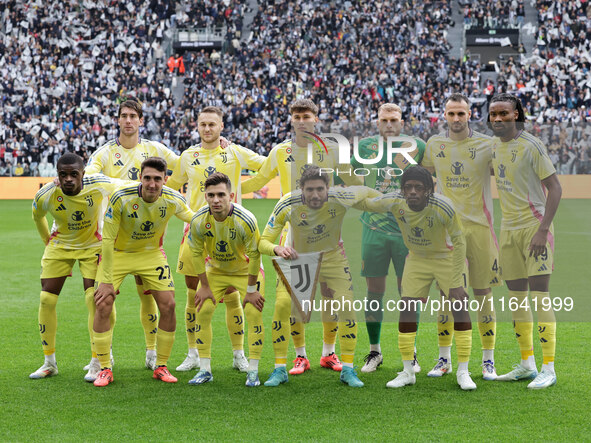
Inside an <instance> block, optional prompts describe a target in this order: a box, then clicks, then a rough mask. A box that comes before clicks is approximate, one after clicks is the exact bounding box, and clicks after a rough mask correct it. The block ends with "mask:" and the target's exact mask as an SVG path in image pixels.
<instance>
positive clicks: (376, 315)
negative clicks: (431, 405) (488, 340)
mask: <svg viewBox="0 0 591 443" xmlns="http://www.w3.org/2000/svg"><path fill="white" fill-rule="evenodd" d="M403 124H404V120H402V109H400V107H399V106H398V105H395V104H393V103H385V104H383V105H381V106H380V107H379V109H378V130H379V133H380V136H379V137H378V136H373V137H367V138H364V139H362V140H360V141H359V156H360V157H361V158H364V159H372V158H375V157H376V155H378V152H379V151H380V150H381V152H383V153H384V154H383V155H382V158H381V160H380V161H379V162H377V163H373V164H372V165H371V173H370V174H369V175H366V176H365V177H364V180H365V185H366V186H369V187H370V188H373V189H375V190H377V191H379V192H381V193H383V194H384V193H388V192H392V191H400V176H401V175H402V171H403V170H404V169H406V168H407V167H408V166H410V163H409V162H408V161H407V160H406V159H404V158H403V157H402V155H401V154H398V155H397V157H395V158H394V159H393V161H394V164H393V165H392V164H388V157H387V155H385V153H386V146H387V138H388V137H398V136H400V135H401V131H402V125H403ZM403 135H404V134H403ZM380 137H382V139H383V146H381V147H380V146H379V143H380ZM414 141H415V142H416V144H417V149H416V151H415V152H413V153H412V156H413V158H414V160H415V161H416V162H417V163H420V162H421V161H422V160H423V155H424V152H425V142H424V141H423V140H421V139H420V138H418V137H414ZM402 145H403V143H401V142H394V143H392V144H391V146H393V147H400V146H402ZM351 163H352V165H353V166H354V167H355V168H365V167H366V166H367V165H364V164H361V163H360V162H358V161H357V160H356V159H353V160H352V161H351ZM361 223H362V224H363V233H362V237H361V239H362V240H361V245H362V246H361V248H362V249H361V259H362V262H361V263H362V265H361V275H362V276H363V277H365V280H366V281H367V299H368V306H374V307H375V308H376V309H373V310H368V311H366V312H365V322H366V323H365V326H366V328H367V334H368V336H369V354H368V355H366V357H365V365H363V367H362V368H361V372H373V371H375V370H376V369H377V368H378V366H380V365H381V364H382V361H383V356H382V349H381V346H380V335H381V329H382V319H383V317H384V314H383V311H382V299H383V298H384V293H385V292H386V277H387V275H388V268H389V267H390V262H392V264H393V265H394V270H395V272H396V277H397V279H398V293H399V294H401V288H400V284H401V282H402V273H403V271H404V261H405V259H406V256H407V255H408V249H407V247H406V246H405V245H404V240H403V239H402V234H401V233H400V227H399V226H398V223H397V221H396V218H395V217H394V216H393V215H392V214H390V213H387V214H379V213H371V212H364V213H363V214H362V215H361ZM374 300H375V302H376V303H375V304H374V303H373V301H374ZM415 354H416V352H415ZM413 368H414V370H415V372H420V370H421V367H420V366H419V363H418V362H417V360H416V355H415V359H414V363H413Z"/></svg>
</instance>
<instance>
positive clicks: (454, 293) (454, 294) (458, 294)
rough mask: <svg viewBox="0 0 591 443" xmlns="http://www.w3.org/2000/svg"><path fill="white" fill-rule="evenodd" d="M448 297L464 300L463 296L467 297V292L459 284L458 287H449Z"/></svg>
mask: <svg viewBox="0 0 591 443" xmlns="http://www.w3.org/2000/svg"><path fill="white" fill-rule="evenodd" d="M449 298H453V299H456V300H464V299H465V298H468V293H467V292H466V290H465V289H464V288H462V287H461V286H460V287H459V288H450V290H449Z"/></svg>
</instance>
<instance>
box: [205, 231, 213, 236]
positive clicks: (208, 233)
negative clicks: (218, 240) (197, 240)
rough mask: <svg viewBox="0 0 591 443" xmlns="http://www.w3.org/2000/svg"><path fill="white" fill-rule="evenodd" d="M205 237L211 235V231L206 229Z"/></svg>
mask: <svg viewBox="0 0 591 443" xmlns="http://www.w3.org/2000/svg"><path fill="white" fill-rule="evenodd" d="M203 235H205V236H206V237H213V234H212V233H211V231H207V232H206V233H205V234H203Z"/></svg>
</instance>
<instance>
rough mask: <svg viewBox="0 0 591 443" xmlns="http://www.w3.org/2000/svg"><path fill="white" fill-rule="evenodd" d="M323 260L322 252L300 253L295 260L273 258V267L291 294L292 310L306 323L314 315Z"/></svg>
mask: <svg viewBox="0 0 591 443" xmlns="http://www.w3.org/2000/svg"><path fill="white" fill-rule="evenodd" d="M321 261H322V252H312V253H307V254H299V255H298V258H297V259H295V260H286V259H284V258H280V257H275V258H273V267H274V268H275V270H276V271H277V275H279V277H280V278H281V281H282V282H283V284H284V285H285V287H286V288H287V290H288V291H289V293H290V294H291V300H292V311H295V313H296V314H297V316H299V317H300V319H301V320H302V321H303V322H304V323H308V322H309V321H310V316H311V315H312V304H313V303H314V296H315V295H316V286H317V284H318V275H319V273H320V263H321Z"/></svg>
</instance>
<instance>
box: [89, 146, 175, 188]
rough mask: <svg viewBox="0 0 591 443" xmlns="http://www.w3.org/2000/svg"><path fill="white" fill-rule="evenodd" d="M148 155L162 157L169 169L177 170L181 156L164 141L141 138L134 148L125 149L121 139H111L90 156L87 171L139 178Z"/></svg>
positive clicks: (121, 177) (126, 178) (132, 178)
mask: <svg viewBox="0 0 591 443" xmlns="http://www.w3.org/2000/svg"><path fill="white" fill-rule="evenodd" d="M148 157H162V158H163V159H164V160H166V163H167V165H168V169H170V170H171V171H174V170H176V168H177V165H178V160H179V156H178V155H176V154H175V153H174V152H172V151H171V150H170V149H168V148H167V147H166V146H164V145H163V144H162V143H159V142H155V141H151V140H146V139H143V138H142V139H140V141H139V143H138V144H137V145H136V146H135V147H134V148H132V149H125V148H124V147H123V146H122V145H121V144H120V143H119V139H114V140H111V141H109V142H107V143H105V144H104V145H103V146H101V147H100V148H98V149H97V150H96V152H95V153H94V154H92V155H91V156H90V159H89V160H88V165H87V166H86V169H85V172H86V173H87V174H97V173H101V174H105V175H107V176H109V177H114V178H120V179H124V180H134V181H135V180H139V179H140V168H141V165H142V162H143V161H144V160H145V159H147V158H148Z"/></svg>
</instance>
